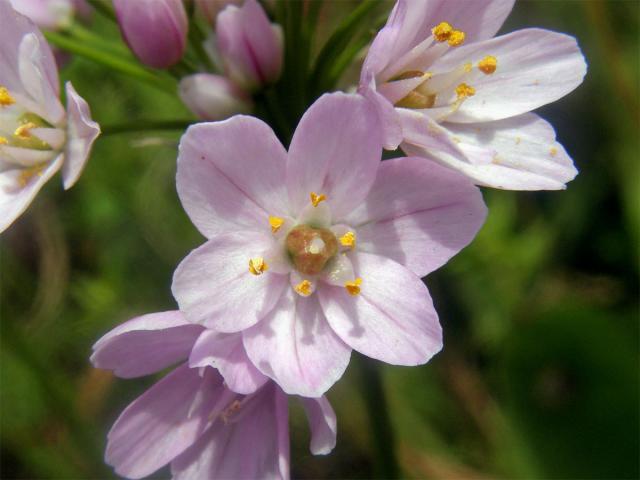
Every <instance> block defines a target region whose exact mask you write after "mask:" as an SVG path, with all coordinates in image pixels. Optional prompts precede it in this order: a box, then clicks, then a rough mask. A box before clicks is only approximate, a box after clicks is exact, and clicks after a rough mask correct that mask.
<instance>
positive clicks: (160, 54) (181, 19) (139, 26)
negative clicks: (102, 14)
mask: <svg viewBox="0 0 640 480" xmlns="http://www.w3.org/2000/svg"><path fill="white" fill-rule="evenodd" d="M113 6H114V7H115V10H116V15H117V16H118V23H119V25H120V31H121V32H122V36H123V37H124V39H125V41H126V42H127V45H129V48H130V49H131V50H132V51H133V53H135V54H136V56H137V57H138V58H139V59H140V61H141V62H142V63H144V64H145V65H149V66H150V67H155V68H168V67H170V66H172V65H174V64H175V63H177V62H178V61H179V60H180V59H181V58H182V55H183V54H184V51H185V48H186V47H187V30H188V28H189V23H188V20H187V12H186V11H185V9H184V4H183V3H182V0H113Z"/></svg>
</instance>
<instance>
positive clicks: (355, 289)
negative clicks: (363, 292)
mask: <svg viewBox="0 0 640 480" xmlns="http://www.w3.org/2000/svg"><path fill="white" fill-rule="evenodd" d="M361 285H362V279H361V278H360V277H358V278H356V279H355V280H354V281H353V282H347V283H345V284H344V288H345V289H346V290H347V292H348V293H349V295H351V296H352V297H355V296H356V295H359V294H360V286H361Z"/></svg>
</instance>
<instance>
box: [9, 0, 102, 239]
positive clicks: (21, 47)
mask: <svg viewBox="0 0 640 480" xmlns="http://www.w3.org/2000/svg"><path fill="white" fill-rule="evenodd" d="M0 18H2V19H3V20H2V30H1V32H0V55H1V56H2V58H3V65H2V69H0V166H1V167H2V168H1V169H0V232H1V231H3V230H5V229H6V228H7V227H8V226H9V225H11V223H12V222H13V221H14V220H15V219H16V218H17V217H18V216H19V215H20V214H22V212H24V210H26V208H27V207H28V206H29V204H30V203H31V201H32V200H33V198H34V197H35V195H36V194H37V193H38V191H39V190H40V188H42V186H43V185H44V184H45V183H46V182H47V180H49V179H50V178H51V177H52V176H53V175H54V174H55V173H56V172H57V171H58V170H60V169H62V178H63V183H64V188H65V189H68V188H70V187H71V186H72V185H73V184H74V183H75V182H76V181H77V179H78V177H79V176H80V173H81V172H82V169H83V168H84V165H85V163H86V161H87V158H88V155H89V151H90V150H91V145H92V144H93V141H94V140H95V139H96V137H97V136H98V135H99V133H100V128H99V126H98V124H97V123H95V122H94V121H93V120H91V116H90V113H89V106H88V105H87V102H85V101H84V99H82V98H81V97H80V96H79V95H78V94H77V93H76V91H75V90H74V88H73V86H72V85H71V83H69V82H68V83H67V84H66V93H67V108H66V111H65V108H64V107H63V106H62V104H61V103H60V85H59V79H58V70H57V68H56V64H55V60H54V58H53V54H52V53H51V49H50V48H49V45H47V42H46V41H45V40H44V38H43V36H42V34H41V33H40V31H39V30H38V28H37V27H36V26H35V25H34V24H33V23H31V21H29V20H28V19H27V18H26V17H23V16H22V15H20V14H18V13H16V12H15V11H14V10H13V9H12V8H11V4H10V3H9V2H4V1H2V2H0Z"/></svg>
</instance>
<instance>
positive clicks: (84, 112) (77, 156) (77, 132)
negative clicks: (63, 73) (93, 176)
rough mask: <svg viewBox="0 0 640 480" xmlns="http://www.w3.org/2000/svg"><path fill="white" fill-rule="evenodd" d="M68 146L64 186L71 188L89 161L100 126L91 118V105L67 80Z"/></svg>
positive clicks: (63, 169)
mask: <svg viewBox="0 0 640 480" xmlns="http://www.w3.org/2000/svg"><path fill="white" fill-rule="evenodd" d="M66 89H67V134H68V136H67V147H66V149H65V159H64V165H63V166H62V178H63V182H64V188H65V189H69V188H71V187H72V186H73V184H74V183H76V181H77V180H78V177H79V176H80V174H81V173H82V169H83V168H84V166H85V164H86V163H87V159H88V158H89V152H90V151H91V146H92V145H93V142H94V141H95V139H96V138H98V135H100V126H99V125H98V124H97V123H96V122H94V121H93V120H92V119H91V112H90V111H89V105H88V104H87V102H86V101H85V99H84V98H82V97H81V96H80V95H78V93H77V92H76V90H75V89H74V88H73V85H71V82H67V84H66Z"/></svg>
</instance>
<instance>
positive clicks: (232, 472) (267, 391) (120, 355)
mask: <svg viewBox="0 0 640 480" xmlns="http://www.w3.org/2000/svg"><path fill="white" fill-rule="evenodd" d="M209 334H210V332H208V331H207V330H205V329H204V328H203V327H201V326H199V325H193V324H190V323H188V322H187V321H186V320H185V319H184V317H183V315H182V314H181V313H180V312H177V311H170V312H161V313H153V314H149V315H143V316H141V317H137V318H134V319H132V320H129V321H128V322H125V323H123V324H122V325H120V326H118V327H116V328H115V329H113V330H112V331H111V332H109V333H107V334H106V335H105V336H103V337H102V338H101V339H100V340H98V342H96V344H95V345H94V347H93V350H94V353H93V355H92V357H91V361H92V362H93V364H94V365H95V366H96V367H97V368H104V369H110V370H113V371H114V373H115V374H116V375H119V376H121V377H124V378H132V377H137V376H141V375H147V374H150V373H154V372H156V371H159V370H162V369H163V368H166V367H169V366H171V365H174V364H176V363H178V362H180V361H183V360H184V359H186V358H187V357H189V355H190V353H191V357H192V358H191V359H190V360H189V364H186V363H185V364H182V365H180V366H178V367H177V368H176V369H175V370H173V371H172V372H171V373H169V374H168V375H167V376H166V377H164V378H163V379H162V380H160V381H159V382H158V383H156V384H155V385H153V386H152V387H151V388H150V389H149V390H147V391H146V392H145V393H144V394H143V395H142V396H140V397H139V398H138V399H137V400H135V401H134V402H133V403H131V404H130V405H129V406H128V407H127V408H126V409H125V410H124V412H122V414H121V415H120V417H118V419H117V420H116V422H115V424H114V425H113V427H112V428H111V431H110V432H109V435H108V444H107V451H106V455H105V457H106V461H107V463H109V464H110V465H112V466H113V467H115V470H116V472H117V473H118V474H120V475H122V476H125V477H127V478H142V477H144V476H147V475H150V474H151V473H153V472H155V471H156V470H158V469H159V468H161V467H163V466H164V465H166V464H169V463H170V464H171V473H172V476H173V478H174V479H175V480H199V479H205V478H206V479H216V478H221V479H222V478H225V479H226V478H274V479H287V478H289V427H288V406H287V396H286V395H285V394H284V393H283V392H282V390H280V389H279V388H278V387H277V386H276V385H275V384H274V383H273V382H268V381H267V379H266V377H263V379H262V381H261V382H259V383H257V384H256V385H255V386H254V388H251V389H249V390H245V391H244V394H243V393H238V392H234V391H232V390H231V389H230V388H233V385H234V383H233V375H230V374H229V372H230V371H233V372H235V374H237V375H238V376H240V377H245V376H247V375H248V376H254V377H255V378H257V377H259V376H261V374H260V373H259V372H258V371H257V370H255V367H253V365H252V364H251V362H249V360H248V359H247V358H246V354H243V352H242V351H241V350H242V344H241V343H238V345H239V350H237V349H235V350H234V349H231V350H230V351H229V352H226V353H225V352H222V351H219V352H218V353H221V355H220V359H221V360H220V361H226V362H227V367H228V368H226V369H224V368H221V373H222V376H221V375H220V374H219V373H218V372H216V370H215V369H214V368H211V367H210V366H208V365H207V366H205V364H206V361H205V362H204V363H203V364H202V365H201V368H197V367H194V365H193V363H194V362H193V361H192V360H193V357H194V354H195V356H199V354H198V353H195V350H194V351H193V352H192V348H193V347H194V343H195V344H196V346H197V344H198V343H199V342H200V338H202V337H203V336H209ZM212 353H213V351H212V352H209V354H212ZM202 360H203V358H202V357H200V358H199V361H202ZM196 363H197V362H196ZM192 367H193V368H192ZM223 377H224V381H223ZM300 400H301V401H302V405H303V407H304V408H305V410H306V413H307V416H308V419H309V423H310V425H311V452H312V453H314V454H316V455H324V454H327V453H329V452H330V451H331V450H332V449H333V447H334V446H335V439H336V418H335V413H334V412H333V409H332V408H331V405H330V404H329V402H328V401H327V400H326V398H324V397H322V398H302V399H300Z"/></svg>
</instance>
